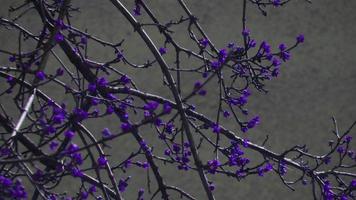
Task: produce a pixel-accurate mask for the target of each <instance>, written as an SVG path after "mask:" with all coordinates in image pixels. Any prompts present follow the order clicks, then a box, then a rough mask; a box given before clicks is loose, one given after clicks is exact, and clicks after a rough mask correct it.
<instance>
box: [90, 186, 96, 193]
mask: <svg viewBox="0 0 356 200" xmlns="http://www.w3.org/2000/svg"><path fill="white" fill-rule="evenodd" d="M88 192H90V193H95V192H96V187H95V185H92V186H90V188H89V190H88Z"/></svg>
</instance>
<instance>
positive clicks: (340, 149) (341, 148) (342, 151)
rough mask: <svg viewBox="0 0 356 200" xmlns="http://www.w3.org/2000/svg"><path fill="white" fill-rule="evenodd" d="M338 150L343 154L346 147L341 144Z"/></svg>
mask: <svg viewBox="0 0 356 200" xmlns="http://www.w3.org/2000/svg"><path fill="white" fill-rule="evenodd" d="M336 150H337V152H338V153H340V154H342V153H344V152H345V149H344V147H342V146H339V147H338V148H337V149H336Z"/></svg>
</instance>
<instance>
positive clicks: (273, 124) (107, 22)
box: [0, 0, 356, 200]
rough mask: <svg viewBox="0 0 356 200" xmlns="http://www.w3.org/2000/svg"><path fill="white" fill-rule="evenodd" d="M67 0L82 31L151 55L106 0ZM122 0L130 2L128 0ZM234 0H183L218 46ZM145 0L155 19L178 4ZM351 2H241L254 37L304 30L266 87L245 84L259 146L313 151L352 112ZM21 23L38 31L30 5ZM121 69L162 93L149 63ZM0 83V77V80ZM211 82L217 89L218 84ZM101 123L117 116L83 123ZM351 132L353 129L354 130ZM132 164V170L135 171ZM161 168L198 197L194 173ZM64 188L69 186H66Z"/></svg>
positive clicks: (245, 187) (5, 1)
mask: <svg viewBox="0 0 356 200" xmlns="http://www.w3.org/2000/svg"><path fill="white" fill-rule="evenodd" d="M16 2H19V1H13V0H1V7H0V16H3V17H6V16H8V12H7V9H8V7H9V5H11V4H16ZM72 2H73V4H74V5H77V6H78V7H80V8H81V13H77V14H76V15H74V18H73V21H72V22H73V24H74V25H75V26H77V27H79V28H83V29H84V28H88V32H90V33H92V34H94V35H96V36H98V37H100V38H103V39H105V40H108V41H112V42H114V41H120V40H121V39H123V38H126V42H125V43H124V49H125V52H126V53H125V55H127V56H128V57H129V58H130V59H131V60H132V61H135V62H136V61H137V62H142V61H146V60H147V59H148V58H152V55H151V54H150V52H149V51H148V50H147V49H146V48H145V47H144V46H143V42H142V41H141V39H140V38H139V37H137V35H136V33H135V32H133V31H132V28H131V27H130V26H129V25H128V23H127V22H126V21H125V20H124V19H123V17H122V15H120V14H119V13H118V11H117V10H116V9H115V8H113V7H112V5H111V4H110V2H109V1H104V0H81V1H80V0H73V1H72ZM123 2H124V3H125V4H127V5H128V8H129V9H131V10H132V8H133V6H132V1H129V0H125V1H123ZM241 2H242V1H227V0H210V1H208V0H203V1H201V0H200V1H198V0H190V1H187V5H188V7H189V8H190V9H191V11H192V12H193V13H194V14H195V15H196V16H197V17H198V18H199V22H200V23H201V25H202V27H203V28H204V30H205V31H206V33H207V34H208V36H209V37H210V38H211V39H212V41H213V42H214V43H215V45H216V46H217V47H218V48H222V47H224V46H225V45H226V44H227V43H229V42H237V43H239V42H241V37H240V33H241V20H240V19H241V6H242V3H241ZM147 3H148V5H150V6H151V7H152V9H153V11H154V12H155V13H156V14H157V16H158V18H159V19H160V20H161V22H168V21H167V20H168V19H169V18H175V19H177V18H179V16H181V15H182V10H181V9H180V8H178V7H177V3H176V1H175V0H151V1H147ZM355 10H356V1H350V0H338V1H335V0H313V3H312V4H308V3H306V2H305V1H303V0H295V1H293V2H292V3H290V4H288V5H287V6H285V7H283V8H278V9H275V8H272V9H267V11H268V16H267V17H264V16H262V15H261V14H260V13H259V12H258V10H257V9H256V8H255V7H252V6H251V5H249V6H248V12H247V16H248V22H247V24H248V27H249V29H250V30H251V33H252V37H254V38H255V39H256V40H257V41H258V42H261V41H262V40H266V41H268V42H270V43H271V44H272V47H273V48H274V49H276V48H277V45H278V44H279V43H280V42H285V43H287V44H293V43H294V41H295V37H296V36H297V35H298V34H299V33H304V34H305V37H306V41H305V43H304V44H303V45H302V46H301V47H298V48H297V49H296V50H294V51H293V52H292V60H291V61H290V62H288V63H287V64H285V65H283V66H282V70H281V75H280V77H279V78H277V79H276V80H273V81H270V82H268V83H267V89H268V90H269V93H268V94H267V95H265V94H261V93H258V92H257V91H253V95H252V97H251V99H250V102H249V103H248V105H247V108H248V109H249V111H250V113H252V114H259V115H260V116H261V120H262V122H261V124H260V125H259V126H258V127H257V128H256V130H254V131H251V132H250V133H249V138H250V139H251V140H252V141H254V142H256V143H259V144H260V143H261V142H262V141H263V140H264V138H265V137H266V135H269V138H270V139H269V141H268V143H267V145H266V146H267V147H269V148H270V149H272V150H274V151H276V152H280V151H282V150H284V149H286V148H288V147H291V146H292V145H294V144H306V145H307V146H308V147H309V149H310V151H311V152H316V153H321V152H323V151H324V150H326V149H327V141H328V140H329V139H330V138H331V137H332V133H331V130H332V128H333V127H332V121H331V116H335V117H336V119H337V120H338V122H339V127H340V129H341V130H345V129H347V128H348V127H349V126H350V125H351V123H352V122H353V121H354V120H356V104H355V102H356V101H355V99H356V50H355V47H356V26H355V25H356V12H355ZM21 23H22V24H24V26H25V27H27V28H29V29H30V30H34V31H38V30H36V27H38V26H37V25H38V23H39V21H38V17H37V15H36V14H35V13H34V12H33V13H32V14H31V13H30V14H29V15H28V16H27V17H26V19H24V20H22V21H21ZM182 30H183V29H177V33H176V34H175V37H177V38H178V39H179V41H180V42H181V43H182V44H184V45H188V46H189V44H187V43H188V42H187V36H186V35H182V36H181V35H179V31H182ZM148 32H149V34H151V36H152V38H153V39H154V41H156V43H157V44H161V45H163V40H162V37H161V36H160V35H159V34H158V32H157V31H156V30H155V29H153V28H152V29H148ZM11 37H15V38H16V36H13V35H11V33H8V32H6V31H4V30H3V29H1V31H0V46H1V48H5V49H8V50H15V49H16V43H14V42H13V41H14V40H11V39H10V38H11ZM158 46H160V45H158ZM101 48H102V47H99V46H95V45H92V46H89V49H88V54H89V55H90V57H91V58H92V59H98V60H99V61H104V60H105V59H109V58H113V56H115V55H114V53H113V52H112V51H107V50H104V49H103V50H102V49H101ZM170 59H172V57H169V56H167V60H168V61H170ZM0 61H1V64H6V63H7V57H1V58H0ZM54 63H55V62H54V61H53V66H55V65H58V64H54ZM186 67H189V66H186ZM55 68H56V67H53V69H55ZM53 69H52V70H53ZM48 70H49V71H51V69H48ZM123 70H124V71H125V70H126V69H123ZM126 72H127V73H129V74H135V77H136V78H135V81H136V82H137V83H138V85H139V86H140V87H141V88H142V89H143V90H146V91H148V92H150V93H154V94H162V95H163V96H166V97H170V93H169V91H167V89H164V88H162V86H161V83H162V78H161V74H160V71H159V69H157V67H156V69H153V70H151V71H143V72H141V71H134V70H131V69H127V70H126ZM152 77H155V78H152ZM190 79H191V77H188V76H187V77H186V81H185V83H186V87H187V88H191V87H192V83H193V82H192V81H191V80H190ZM3 83H4V82H3V80H2V82H1V84H3ZM0 88H1V87H0ZM47 89H48V88H47ZM211 90H212V91H217V90H218V88H211ZM187 91H189V90H187ZM209 91H210V90H209ZM61 92H62V90H55V89H51V88H49V90H48V94H49V95H50V96H52V97H53V98H55V99H57V100H59V101H66V100H68V101H69V100H70V98H68V99H66V97H65V96H63V95H62V93H61ZM0 102H1V103H2V104H5V105H9V106H11V102H9V101H8V100H7V99H0ZM215 103H216V102H215V101H211V100H209V101H207V100H206V99H205V100H198V101H197V103H196V104H197V107H198V110H203V111H204V112H205V113H206V114H207V115H208V116H211V115H213V114H214V113H215V110H216V104H215ZM229 123H230V124H229ZM106 126H109V127H117V121H115V119H106V120H103V121H96V122H95V123H90V124H88V127H89V128H90V129H91V130H93V131H94V132H95V131H96V132H99V131H100V130H102V128H103V127H106ZM227 126H229V127H234V124H233V123H232V122H228V124H227ZM98 134H100V132H99V133H98ZM352 135H354V136H356V134H355V131H353V132H352ZM123 139H125V140H123V141H117V143H116V145H117V146H118V147H120V149H123V148H124V149H125V148H129V147H130V146H132V143H130V140H128V139H132V138H123ZM126 139H127V140H126ZM114 152H115V153H116V154H115V155H117V154H119V152H120V150H117V149H113V150H112V153H114ZM111 159H114V158H111ZM139 172H140V171H139V170H137V173H139ZM163 173H164V176H165V178H167V180H168V182H169V183H170V184H172V185H173V184H176V185H178V186H181V187H183V188H184V189H186V190H187V191H192V192H193V193H194V194H195V196H196V197H197V198H198V199H205V195H204V193H203V192H202V188H201V185H200V184H197V182H196V181H197V180H198V177H196V174H189V173H188V174H186V173H175V170H174V169H171V171H167V170H166V171H164V172H163ZM193 175H194V176H193ZM133 176H134V174H133ZM213 180H214V182H215V184H216V186H217V188H216V191H215V195H216V199H227V200H230V199H256V200H257V199H290V200H297V199H312V196H311V188H310V187H308V186H307V187H297V190H296V191H295V192H291V191H290V190H289V189H288V188H286V187H285V186H283V184H282V183H281V182H280V180H279V178H278V177H277V176H275V175H268V176H266V177H264V178H260V177H248V178H247V179H246V180H244V181H242V182H240V183H239V182H237V181H235V180H234V179H231V178H225V177H214V178H213ZM140 182H141V183H142V182H143V181H140V180H132V182H131V183H130V186H131V185H133V186H137V185H139V184H140ZM63 187H65V186H63ZM66 189H67V190H70V189H68V188H67V187H66ZM124 196H126V198H127V199H134V197H135V196H136V192H135V191H134V190H132V191H131V190H128V191H127V192H126V193H125V195H124Z"/></svg>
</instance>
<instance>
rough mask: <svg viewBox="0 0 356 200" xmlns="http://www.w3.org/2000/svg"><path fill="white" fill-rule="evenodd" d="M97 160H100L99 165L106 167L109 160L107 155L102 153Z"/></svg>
mask: <svg viewBox="0 0 356 200" xmlns="http://www.w3.org/2000/svg"><path fill="white" fill-rule="evenodd" d="M97 162H98V165H99V167H104V166H105V165H106V163H107V162H108V160H107V159H106V157H105V156H103V155H101V156H99V158H98V160H97Z"/></svg>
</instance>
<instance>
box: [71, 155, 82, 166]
mask: <svg viewBox="0 0 356 200" xmlns="http://www.w3.org/2000/svg"><path fill="white" fill-rule="evenodd" d="M71 157H72V159H73V160H74V162H75V163H76V164H78V165H82V164H83V157H82V154H81V153H73V154H72V155H71Z"/></svg>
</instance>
